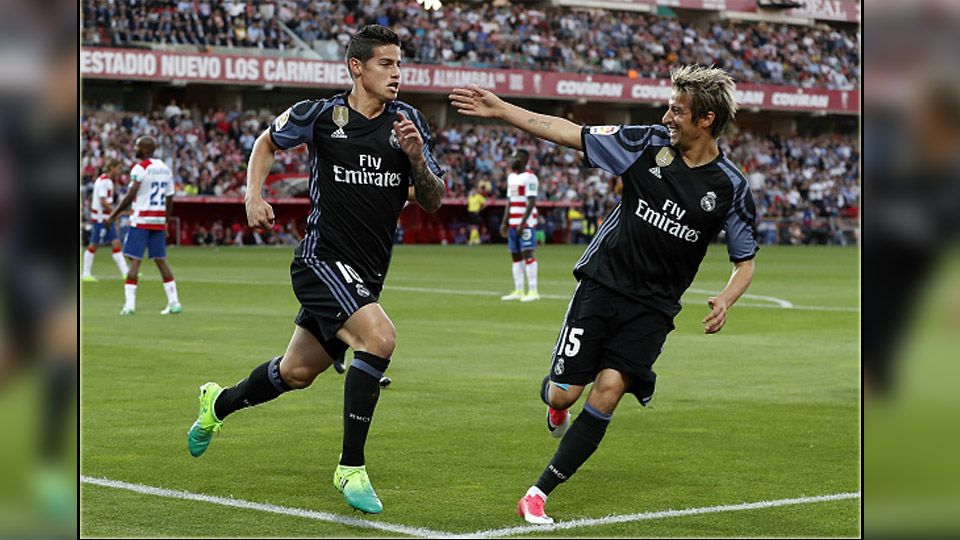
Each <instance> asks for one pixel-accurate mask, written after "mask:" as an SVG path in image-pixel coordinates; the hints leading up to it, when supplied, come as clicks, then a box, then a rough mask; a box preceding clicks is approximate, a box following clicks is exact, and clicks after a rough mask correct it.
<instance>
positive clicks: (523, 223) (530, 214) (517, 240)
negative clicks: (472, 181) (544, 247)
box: [500, 148, 540, 302]
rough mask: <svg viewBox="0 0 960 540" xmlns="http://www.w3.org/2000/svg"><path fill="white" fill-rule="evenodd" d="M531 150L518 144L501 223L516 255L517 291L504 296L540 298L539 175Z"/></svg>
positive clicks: (513, 255) (512, 159)
mask: <svg viewBox="0 0 960 540" xmlns="http://www.w3.org/2000/svg"><path fill="white" fill-rule="evenodd" d="M529 160H530V153H529V152H528V151H527V150H524V149H523V148H518V149H516V150H515V151H514V152H513V156H511V165H510V168H511V169H512V170H513V172H511V173H510V174H508V175H507V199H508V201H509V202H508V205H509V206H508V207H507V209H506V211H505V212H504V213H503V221H502V222H501V223H500V234H501V235H503V236H506V237H507V247H508V248H509V249H510V255H511V257H512V258H513V286H514V287H513V292H512V293H510V294H508V295H506V296H503V297H501V300H520V301H521V302H532V301H534V300H539V299H540V294H539V293H538V292H537V259H536V258H535V257H534V255H533V252H534V250H535V249H536V248H537V235H536V231H537V207H536V203H537V187H538V184H539V182H538V180H537V175H535V174H533V172H532V171H530V170H528V169H527V162H528V161H529ZM524 274H526V276H527V292H526V294H524V292H523V276H524Z"/></svg>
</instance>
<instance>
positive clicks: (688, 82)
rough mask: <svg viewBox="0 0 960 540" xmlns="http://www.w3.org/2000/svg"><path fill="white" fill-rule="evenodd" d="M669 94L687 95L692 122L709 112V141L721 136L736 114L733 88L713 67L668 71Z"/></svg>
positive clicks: (732, 83) (723, 74) (719, 70)
mask: <svg viewBox="0 0 960 540" xmlns="http://www.w3.org/2000/svg"><path fill="white" fill-rule="evenodd" d="M670 79H671V81H672V82H673V91H674V92H675V93H676V94H678V95H684V94H685V95H688V96H690V112H691V113H693V121H694V122H696V121H697V120H700V119H701V118H704V117H706V116H707V113H709V112H713V114H714V118H713V124H712V125H711V126H710V134H711V135H712V136H713V138H717V137H719V136H720V135H723V132H724V131H725V130H726V128H727V125H728V124H729V123H730V122H731V121H733V118H734V117H735V116H736V114H737V100H736V98H735V94H734V92H735V91H736V89H737V85H736V84H735V83H734V82H733V78H732V77H730V75H728V74H727V72H726V71H724V70H722V69H720V68H717V67H704V66H698V65H692V66H680V67H678V68H674V69H673V70H672V71H671V72H670Z"/></svg>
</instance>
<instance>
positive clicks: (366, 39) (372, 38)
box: [345, 24, 401, 69]
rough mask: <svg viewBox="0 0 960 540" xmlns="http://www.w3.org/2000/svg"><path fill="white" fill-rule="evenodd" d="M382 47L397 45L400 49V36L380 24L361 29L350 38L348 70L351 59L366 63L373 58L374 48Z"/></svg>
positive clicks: (347, 60) (347, 59)
mask: <svg viewBox="0 0 960 540" xmlns="http://www.w3.org/2000/svg"><path fill="white" fill-rule="evenodd" d="M381 45H396V46H397V47H400V46H401V44H400V36H398V35H397V33H396V32H394V31H393V30H391V29H389V28H387V27H386V26H380V25H379V24H368V25H366V26H364V27H363V28H361V29H360V31H359V32H357V33H356V34H354V35H353V37H351V38H350V43H349V44H347V57H346V58H345V60H346V62H347V69H349V68H350V59H351V58H356V59H357V60H360V62H361V63H362V62H366V61H367V60H369V59H371V58H373V49H374V47H379V46H381Z"/></svg>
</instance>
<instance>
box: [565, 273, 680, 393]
mask: <svg viewBox="0 0 960 540" xmlns="http://www.w3.org/2000/svg"><path fill="white" fill-rule="evenodd" d="M673 328H674V326H673V318H672V317H670V316H668V315H666V314H664V313H662V312H660V311H657V310H655V309H652V308H650V307H648V306H645V305H643V304H641V303H639V302H636V301H634V300H629V299H627V298H625V297H623V296H622V295H618V294H617V293H616V292H615V291H613V290H611V289H608V288H606V287H604V286H602V285H600V284H599V283H597V282H595V281H593V280H590V279H586V278H585V279H584V280H583V281H581V282H580V284H579V285H577V289H576V291H575V292H574V294H573V298H571V299H570V305H569V307H568V308H567V315H566V317H565V319H564V324H563V327H562V328H561V329H560V335H559V336H558V337H557V343H556V345H555V346H554V349H553V355H552V356H551V360H550V380H551V381H553V382H556V383H559V384H573V385H581V386H582V385H587V384H590V383H591V382H593V381H594V379H596V377H597V374H598V373H600V371H602V370H604V369H607V368H610V369H615V370H617V371H619V372H621V373H624V374H627V375H630V376H631V377H632V378H633V384H632V385H631V387H630V388H628V389H627V392H629V393H632V394H634V395H635V396H637V399H638V400H639V401H640V404H641V405H643V406H646V405H647V402H649V401H650V399H652V398H653V391H654V387H655V386H656V382H657V374H656V373H654V371H653V363H654V362H656V360H657V357H658V356H659V355H660V352H661V351H662V350H663V344H664V342H665V341H666V339H667V334H669V333H670V332H671V331H672V330H673Z"/></svg>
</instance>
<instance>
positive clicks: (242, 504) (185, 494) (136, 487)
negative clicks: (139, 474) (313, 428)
mask: <svg viewBox="0 0 960 540" xmlns="http://www.w3.org/2000/svg"><path fill="white" fill-rule="evenodd" d="M80 481H81V482H82V483H84V484H91V485H95V486H102V487H110V488H116V489H125V490H127V491H133V492H136V493H142V494H145V495H155V496H157V497H167V498H171V499H183V500H187V501H200V502H206V503H211V504H219V505H222V506H232V507H234V508H243V509H246V510H259V511H261V512H270V513H271V514H282V515H285V516H294V517H301V518H307V519H314V520H317V521H328V522H330V523H338V524H340V525H349V526H352V527H362V528H364V529H378V530H381V531H386V532H391V533H398V534H406V535H410V536H418V537H422V538H434V537H437V536H447V535H449V533H444V532H440V531H434V530H431V529H425V528H423V527H407V526H404V525H393V524H391V523H383V522H380V521H372V520H369V519H362V518H355V517H348V516H340V515H337V514H328V513H326V512H316V511H313V510H304V509H302V508H290V507H288V506H277V505H274V504H264V503H256V502H251V501H244V500H242V499H232V498H229V497H215V496H212V495H203V494H200V493H190V492H189V491H180V490H175V489H162V488H156V487H152V486H145V485H143V484H131V483H129V482H121V481H118V480H109V479H106V478H96V477H91V476H81V477H80Z"/></svg>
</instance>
